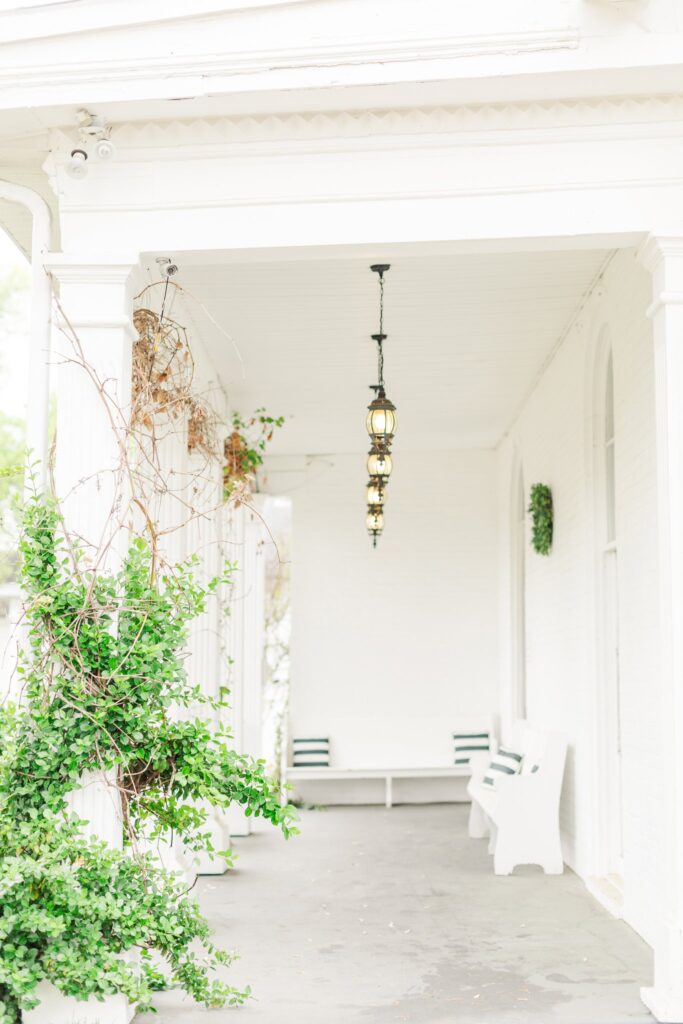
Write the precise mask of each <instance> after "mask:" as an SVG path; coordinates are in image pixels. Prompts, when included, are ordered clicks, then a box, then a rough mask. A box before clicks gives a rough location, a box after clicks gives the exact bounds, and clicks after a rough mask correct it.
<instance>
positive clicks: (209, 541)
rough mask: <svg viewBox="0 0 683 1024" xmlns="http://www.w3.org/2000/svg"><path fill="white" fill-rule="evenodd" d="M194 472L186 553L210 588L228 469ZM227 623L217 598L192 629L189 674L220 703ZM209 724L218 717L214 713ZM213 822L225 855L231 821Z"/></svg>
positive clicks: (217, 814) (203, 467) (214, 818)
mask: <svg viewBox="0 0 683 1024" xmlns="http://www.w3.org/2000/svg"><path fill="white" fill-rule="evenodd" d="M187 465H188V468H189V485H190V488H191V492H192V493H190V494H188V496H187V501H188V505H189V509H188V511H190V512H194V513H195V515H194V516H193V517H191V518H190V520H189V522H188V524H187V527H186V529H185V542H186V554H187V555H188V556H190V555H193V554H196V555H198V557H199V559H200V565H199V569H198V572H199V574H200V575H201V578H202V581H203V582H204V583H205V584H206V583H208V582H209V580H210V579H211V578H212V577H215V576H219V575H220V574H221V572H222V570H223V565H222V552H221V514H222V508H221V505H222V492H223V477H222V467H221V466H220V464H219V463H218V462H214V461H213V460H207V458H206V457H205V456H204V455H193V454H188V455H187ZM221 625H222V624H221V619H220V608H219V606H218V602H217V600H216V599H215V597H212V598H210V599H209V602H208V605H207V608H206V611H205V612H204V614H203V615H202V616H200V617H199V618H197V619H195V620H194V622H193V623H192V624H191V627H190V643H189V646H190V658H189V662H188V673H189V675H190V680H191V682H193V683H195V684H197V685H199V686H200V687H201V690H202V693H203V694H204V695H205V696H207V697H213V698H217V697H218V696H219V691H220V687H221V686H222V683H223V680H222V678H221V664H220V662H221V653H222V650H221V647H222V645H221V635H220V631H221ZM202 712H203V713H204V714H206V717H207V718H208V720H209V722H213V721H214V719H215V715H214V713H213V712H208V711H207V709H206V708H205V707H203V708H202ZM207 811H208V818H207V822H206V830H208V831H209V832H210V834H211V841H212V842H213V845H214V848H215V849H217V850H225V849H227V847H228V846H229V845H230V830H229V826H228V818H227V815H226V814H223V813H222V812H221V811H220V810H219V809H217V808H209V807H207ZM188 857H189V859H190V861H191V862H192V863H193V864H194V865H195V867H196V870H197V872H198V874H200V875H222V874H224V872H225V871H226V870H227V866H226V864H225V861H223V860H221V859H220V858H218V857H216V858H214V859H213V860H212V859H211V858H210V857H209V856H208V855H206V854H193V853H192V852H191V851H188Z"/></svg>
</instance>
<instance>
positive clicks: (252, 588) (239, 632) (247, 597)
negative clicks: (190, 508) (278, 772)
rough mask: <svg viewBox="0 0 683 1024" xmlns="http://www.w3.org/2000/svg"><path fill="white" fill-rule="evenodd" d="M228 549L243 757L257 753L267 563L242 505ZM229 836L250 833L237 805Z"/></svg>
mask: <svg viewBox="0 0 683 1024" xmlns="http://www.w3.org/2000/svg"><path fill="white" fill-rule="evenodd" d="M227 530H228V543H227V550H228V555H229V558H230V560H231V561H233V562H236V563H237V571H236V573H235V582H234V584H233V586H232V588H231V593H230V595H229V607H230V618H229V620H228V624H227V629H228V651H227V653H228V655H229V656H230V658H231V659H232V665H231V672H230V676H229V686H230V691H231V692H230V703H231V705H232V715H231V727H232V731H233V735H234V741H235V747H236V749H237V750H239V751H240V752H241V753H244V754H251V755H252V756H253V757H259V756H260V754H261V724H262V723H261V706H262V684H263V647H264V641H265V621H264V620H265V609H264V600H265V560H264V555H263V546H262V543H261V541H262V526H261V521H260V519H259V518H258V516H257V515H255V514H254V513H253V512H251V511H250V510H249V509H248V508H245V507H244V506H241V507H240V508H238V509H232V510H231V511H230V522H229V523H228V526H227ZM229 822H230V833H231V835H234V836H242V835H249V833H250V831H251V818H247V817H246V816H245V815H244V813H243V812H242V811H241V809H240V808H238V807H232V808H231V809H230V815H229Z"/></svg>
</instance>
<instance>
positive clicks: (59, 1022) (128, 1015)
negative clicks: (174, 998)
mask: <svg viewBox="0 0 683 1024" xmlns="http://www.w3.org/2000/svg"><path fill="white" fill-rule="evenodd" d="M36 996H37V997H38V998H39V999H40V1005H39V1006H36V1008H35V1010H23V1011H22V1015H21V1018H22V1021H23V1024H130V1021H131V1020H132V1019H133V1017H134V1016H135V1007H134V1006H132V1005H131V1004H130V1003H129V1002H128V1001H127V1000H126V998H125V996H122V995H116V996H106V997H105V998H104V999H103V1000H102V1001H100V1000H99V999H94V998H90V999H87V1000H85V1001H84V1002H82V1001H81V1000H79V999H76V998H75V997H74V996H65V995H62V993H61V992H60V991H59V989H57V988H55V986H54V985H52V984H51V983H50V982H49V981H41V982H40V984H39V985H38V986H37V987H36Z"/></svg>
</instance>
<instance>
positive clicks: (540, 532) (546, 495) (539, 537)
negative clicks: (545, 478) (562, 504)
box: [528, 484, 553, 555]
mask: <svg viewBox="0 0 683 1024" xmlns="http://www.w3.org/2000/svg"><path fill="white" fill-rule="evenodd" d="M528 511H529V514H530V516H531V546H532V547H533V549H534V551H535V552H536V553H537V554H538V555H549V554H550V549H551V548H552V546H553V495H552V491H551V490H550V488H549V487H548V486H547V484H532V486H531V491H530V494H529V509H528Z"/></svg>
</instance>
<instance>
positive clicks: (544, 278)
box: [176, 250, 608, 454]
mask: <svg viewBox="0 0 683 1024" xmlns="http://www.w3.org/2000/svg"><path fill="white" fill-rule="evenodd" d="M607 255H608V254H607V253H606V252H605V251H598V250H587V251H571V252H570V251H554V252H543V253H538V252H519V253H504V254H500V253H497V254H496V253H486V254H481V253H479V254H475V255H471V254H470V255H463V254H458V255H436V256H419V257H418V256H415V255H411V256H410V257H400V256H399V258H394V259H393V261H392V267H391V270H390V271H389V273H388V274H387V278H386V292H385V330H386V332H387V333H388V335H389V337H388V340H387V342H386V345H385V351H386V357H385V378H386V382H387V393H388V395H389V397H390V398H391V399H392V400H393V401H394V403H395V404H396V406H397V408H398V416H399V425H398V431H397V435H396V441H395V445H394V447H395V450H397V451H398V450H401V449H403V450H411V451H421V450H425V449H430V448H431V449H437V450H448V449H458V448H489V447H493V446H495V445H496V444H497V443H498V442H499V441H500V439H501V437H502V436H503V434H504V433H505V431H506V430H507V429H508V428H509V426H510V425H511V423H512V422H513V420H514V417H515V415H516V413H517V411H518V410H519V408H520V406H521V404H522V403H523V401H524V399H525V397H526V396H527V395H528V394H529V392H530V390H531V389H532V387H533V385H534V382H535V380H536V379H537V377H538V375H539V373H540V372H541V369H542V367H543V365H544V363H545V361H546V360H547V358H548V357H549V355H550V354H551V353H552V351H553V350H554V348H555V346H556V345H557V343H558V341H559V340H560V339H561V337H562V336H563V334H564V332H565V331H566V329H567V327H568V325H569V324H570V322H571V320H572V318H573V316H574V315H575V313H576V311H577V309H578V308H579V306H580V304H581V301H582V299H583V297H584V296H585V294H586V292H587V291H588V290H589V289H590V287H591V285H592V283H593V282H594V280H595V278H596V275H597V274H599V272H600V269H601V267H602V266H603V264H604V262H605V259H606V257H607ZM380 259H381V254H379V253H378V254H377V257H376V259H375V260H372V259H367V258H364V259H358V258H353V259H340V260H337V259H320V260H315V261H314V260H304V261H295V262H291V261H281V262H270V263H259V262H253V261H252V262H246V263H245V262H241V263H240V262H230V261H227V262H224V263H222V264H218V263H216V264H213V265H210V266H202V265H198V264H193V263H192V262H191V261H190V262H189V263H187V264H185V265H184V264H183V261H182V258H178V259H177V262H178V263H179V264H180V272H179V274H178V277H177V278H176V280H177V281H178V282H179V283H180V284H181V285H183V287H184V288H186V289H187V290H188V291H189V292H190V293H191V294H192V295H193V296H195V297H196V298H197V299H198V300H200V302H201V303H203V304H204V305H205V306H206V309H207V310H208V311H209V312H210V314H211V316H212V317H213V318H215V320H216V321H217V322H218V323H219V324H220V325H221V326H222V327H224V328H225V329H226V330H227V331H228V332H229V333H230V334H231V335H232V337H233V339H234V340H235V342H236V344H237V346H238V347H239V350H240V353H241V356H242V359H243V362H244V371H245V374H246V376H245V377H244V378H242V370H241V367H240V364H239V361H238V359H237V357H236V355H235V352H234V350H233V347H232V346H231V345H230V343H229V342H228V340H227V339H226V338H225V336H224V335H223V334H222V333H221V332H220V331H218V330H217V329H216V328H215V327H214V326H213V325H212V324H211V321H210V319H209V318H208V317H207V316H206V314H205V312H204V311H203V310H202V308H201V306H199V305H198V304H197V303H195V302H193V301H192V300H185V301H184V302H183V303H182V306H183V312H184V313H187V316H188V319H189V320H190V322H189V323H188V326H189V327H190V330H191V331H192V330H194V331H198V332H199V333H200V334H201V337H202V340H203V341H204V343H205V345H206V347H207V348H208V350H209V352H210V354H211V356H212V358H213V360H214V362H215V364H216V366H217V368H218V370H219V373H220V375H221V378H222V380H223V382H224V383H225V384H226V385H227V387H228V392H229V395H230V400H231V405H232V406H233V407H236V408H238V409H239V410H240V411H241V412H242V413H243V414H248V413H250V412H252V411H253V410H254V409H255V408H257V407H260V406H265V407H266V408H267V409H268V411H269V412H270V413H272V414H274V415H279V414H284V415H286V416H287V417H288V421H287V425H286V427H285V428H284V429H283V430H282V431H280V432H279V434H278V436H277V438H276V439H275V441H274V443H273V445H272V449H271V451H272V452H273V453H274V454H319V453H332V452H337V453H341V452H363V451H365V450H366V449H367V435H366V434H365V426H364V420H365V407H366V405H367V403H368V401H369V400H370V397H371V392H370V390H369V388H368V385H369V384H371V383H374V382H375V380H376V356H375V348H374V342H372V341H371V340H370V335H371V334H372V333H374V332H375V331H376V330H377V315H378V314H377V302H378V293H377V278H376V276H375V275H374V274H371V272H370V271H369V269H368V266H369V264H370V263H371V262H375V261H379V260H380ZM179 313H180V311H179V310H176V315H178V318H179V319H180V315H179Z"/></svg>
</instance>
